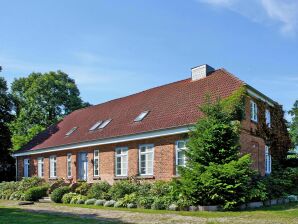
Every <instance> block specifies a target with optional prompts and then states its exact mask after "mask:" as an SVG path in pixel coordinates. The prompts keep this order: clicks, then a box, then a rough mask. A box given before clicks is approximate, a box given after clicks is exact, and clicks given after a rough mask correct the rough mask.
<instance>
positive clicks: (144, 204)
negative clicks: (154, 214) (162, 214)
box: [137, 196, 154, 209]
mask: <svg viewBox="0 0 298 224" xmlns="http://www.w3.org/2000/svg"><path fill="white" fill-rule="evenodd" d="M153 201H154V198H153V197H152V196H145V197H142V196H139V197H138V198H137V207H138V208H146V209H149V208H151V205H152V203H153Z"/></svg>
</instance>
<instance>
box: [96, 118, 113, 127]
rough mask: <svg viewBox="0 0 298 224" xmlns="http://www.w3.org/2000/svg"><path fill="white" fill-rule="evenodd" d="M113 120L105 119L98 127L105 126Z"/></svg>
mask: <svg viewBox="0 0 298 224" xmlns="http://www.w3.org/2000/svg"><path fill="white" fill-rule="evenodd" d="M111 121H112V119H109V120H105V121H104V122H102V124H100V125H99V127H98V129H103V128H105V127H106V126H107V125H108V124H109V123H110V122H111Z"/></svg>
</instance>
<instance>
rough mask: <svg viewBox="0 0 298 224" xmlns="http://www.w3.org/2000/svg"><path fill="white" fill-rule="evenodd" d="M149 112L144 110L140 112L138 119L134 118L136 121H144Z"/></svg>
mask: <svg viewBox="0 0 298 224" xmlns="http://www.w3.org/2000/svg"><path fill="white" fill-rule="evenodd" d="M148 113H149V111H144V112H142V113H140V114H139V115H138V116H137V117H136V119H134V122H139V121H142V120H143V119H144V118H145V117H146V116H147V114H148Z"/></svg>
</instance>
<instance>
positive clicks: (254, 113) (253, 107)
mask: <svg viewBox="0 0 298 224" xmlns="http://www.w3.org/2000/svg"><path fill="white" fill-rule="evenodd" d="M250 119H251V120H252V121H255V122H258V106H257V104H256V103H255V102H254V101H252V100H251V101H250Z"/></svg>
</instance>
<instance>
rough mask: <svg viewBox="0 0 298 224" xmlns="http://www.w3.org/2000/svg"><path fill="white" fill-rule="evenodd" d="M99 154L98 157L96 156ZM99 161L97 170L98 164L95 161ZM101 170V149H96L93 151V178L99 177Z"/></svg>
mask: <svg viewBox="0 0 298 224" xmlns="http://www.w3.org/2000/svg"><path fill="white" fill-rule="evenodd" d="M96 153H97V156H96V155H95V154H96ZM96 160H97V166H98V167H97V169H96V168H95V165H96V163H95V161H96ZM95 171H97V172H98V173H97V174H96V173H95ZM99 172H100V169H99V149H95V150H94V151H93V176H94V177H99V175H100V173H99Z"/></svg>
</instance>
